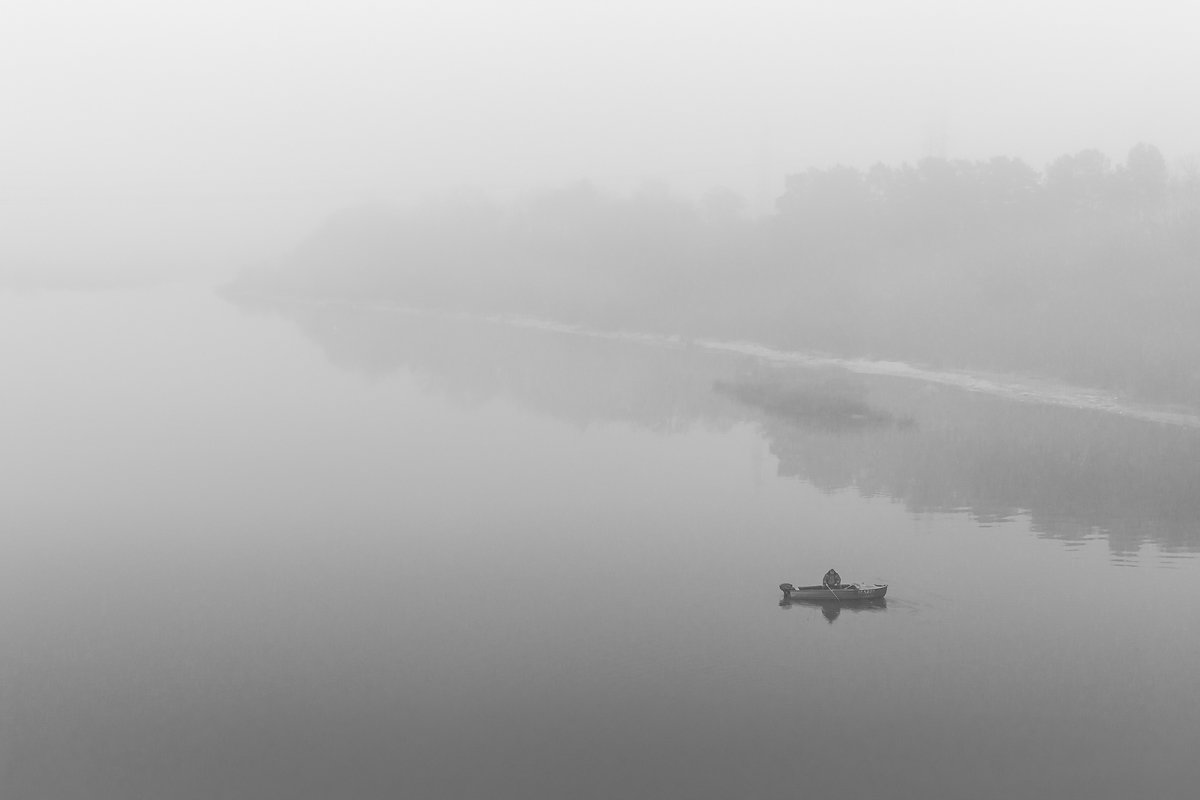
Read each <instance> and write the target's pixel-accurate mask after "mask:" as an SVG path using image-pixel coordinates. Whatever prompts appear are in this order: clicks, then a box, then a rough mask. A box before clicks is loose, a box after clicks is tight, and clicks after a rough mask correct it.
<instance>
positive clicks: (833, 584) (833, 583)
mask: <svg viewBox="0 0 1200 800" xmlns="http://www.w3.org/2000/svg"><path fill="white" fill-rule="evenodd" d="M821 584H822V585H823V586H825V588H827V589H840V588H842V576H841V575H838V574H837V570H835V569H831V570H829V572H826V573H825V578H824V579H823V580H822V581H821Z"/></svg>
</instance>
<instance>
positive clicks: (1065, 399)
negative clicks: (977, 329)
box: [276, 298, 1200, 429]
mask: <svg viewBox="0 0 1200 800" xmlns="http://www.w3.org/2000/svg"><path fill="white" fill-rule="evenodd" d="M276 299H283V300H285V302H300V303H302V304H306V305H308V304H319V305H338V306H349V307H354V308H369V309H373V310H386V311H393V312H402V313H406V314H415V315H422V316H431V317H439V318H443V319H462V320H475V321H483V322H488V323H493V324H498V325H505V326H509V327H516V328H527V329H530V330H540V331H546V332H548V333H559V334H568V335H571V336H581V337H585V338H589V339H606V340H610V341H618V342H628V343H631V344H642V345H649V346H655V347H671V348H680V349H682V348H687V347H698V348H701V349H704V350H711V351H713V352H721V353H730V354H734V355H740V356H745V357H747V358H753V359H756V360H758V361H762V362H766V363H771V364H778V365H781V366H796V367H803V368H820V367H825V368H829V367H832V368H838V369H843V370H845V371H847V372H851V373H855V374H858V375H876V376H880V377H890V378H904V379H908V380H913V381H919V382H922V383H928V384H933V385H939V386H949V387H953V388H955V389H960V390H962V391H966V392H976V393H979V394H985V395H990V396H992V397H1001V398H1004V399H1007V400H1013V401H1016V402H1021V403H1035V404H1040V405H1049V406H1060V407H1063V408H1073V409H1078V410H1084V411H1099V412H1103V413H1106V414H1114V415H1117V416H1122V417H1126V418H1129V419H1136V420H1142V421H1145V422H1156V423H1160V424H1164V425H1176V426H1179V427H1185V428H1197V429H1200V413H1197V411H1196V410H1194V409H1180V408H1175V407H1166V406H1156V405H1152V404H1146V403H1134V402H1130V401H1126V400H1122V399H1121V398H1119V397H1118V396H1116V395H1114V394H1111V393H1108V392H1104V391H1101V390H1099V389H1093V388H1087V387H1082V386H1073V385H1071V384H1067V383H1061V382H1056V381H1053V380H1051V379H1048V378H1042V377H1035V376H1020V375H1009V374H1003V373H985V372H968V371H959V370H942V369H933V368H931V367H925V366H920V365H917V364H912V363H909V362H906V361H890V360H876V359H869V358H843V357H839V356H831V355H828V354H823V353H814V352H805V351H799V350H780V349H778V348H774V347H770V346H768V345H764V344H760V343H757V342H747V341H725V340H719V339H702V338H701V339H689V338H685V337H682V336H676V335H666V334H658V333H646V332H639V331H606V330H601V329H598V328H588V327H585V326H583V325H574V324H569V323H564V322H556V321H554V320H550V319H544V318H541V317H530V316H522V315H514V314H485V315H479V314H472V313H469V312H452V311H445V310H434V309H423V308H414V307H411V306H402V305H394V304H389V303H381V302H373V303H372V302H361V301H357V302H356V301H346V300H341V301H312V300H310V299H301V298H286V299H285V298H276Z"/></svg>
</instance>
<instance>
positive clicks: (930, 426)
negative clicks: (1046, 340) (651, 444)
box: [257, 300, 1200, 553]
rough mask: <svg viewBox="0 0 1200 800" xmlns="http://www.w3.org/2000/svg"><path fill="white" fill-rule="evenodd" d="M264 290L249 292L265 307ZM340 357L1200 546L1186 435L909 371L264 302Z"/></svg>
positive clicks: (1117, 545)
mask: <svg viewBox="0 0 1200 800" xmlns="http://www.w3.org/2000/svg"><path fill="white" fill-rule="evenodd" d="M263 302H264V301H261V300H259V301H258V303H257V305H258V307H261V306H262V305H263ZM267 305H270V306H271V307H273V308H274V310H275V311H277V312H279V313H281V314H283V315H284V316H285V317H287V318H288V319H290V320H292V321H294V322H295V323H296V324H297V325H299V326H300V328H301V329H302V330H303V331H304V333H305V334H306V335H307V336H309V337H310V338H311V339H312V340H313V341H315V342H316V343H317V344H318V345H319V346H320V347H321V348H322V349H323V350H324V351H325V352H326V353H327V354H328V356H329V358H330V359H331V360H332V361H333V362H334V363H335V364H337V365H339V366H341V367H343V368H346V369H350V370H355V371H360V372H366V373H370V374H380V373H387V372H390V371H395V370H405V371H408V372H410V373H412V374H413V375H415V376H417V377H418V378H419V379H420V380H422V381H424V382H425V383H426V387H427V389H428V390H429V391H432V392H436V393H440V394H442V395H444V396H446V397H447V398H448V399H450V400H451V401H453V402H465V403H478V402H481V401H484V400H488V399H491V398H495V397H504V398H507V399H509V400H511V401H514V402H516V403H518V404H520V405H522V406H525V407H526V408H529V409H531V410H533V411H536V412H538V413H542V414H545V415H547V416H550V417H553V418H557V419H562V420H566V421H569V422H571V423H573V424H576V425H579V426H581V427H586V426H588V425H591V424H594V423H602V422H623V423H628V424H634V425H637V426H639V427H642V428H645V429H648V430H652V431H657V432H660V433H663V434H671V433H673V432H678V431H685V430H687V429H689V428H691V427H693V426H701V427H705V428H709V429H718V430H724V429H727V428H729V427H731V426H733V425H736V424H739V423H743V424H744V423H751V424H756V425H757V426H758V427H759V428H760V430H761V432H762V435H763V437H764V438H765V439H766V440H767V442H768V446H769V449H770V452H771V453H772V454H773V455H774V456H775V457H776V458H777V459H778V473H779V474H780V475H781V476H785V477H794V478H797V479H801V480H804V481H807V482H809V483H811V484H812V485H814V486H816V487H818V488H820V489H822V490H826V491H840V490H847V489H852V490H855V491H857V492H860V493H861V494H863V495H865V496H886V497H890V498H893V499H895V500H898V501H901V502H903V503H904V504H905V506H906V507H907V508H908V509H910V510H911V511H913V512H917V513H922V512H931V511H933V512H954V513H967V514H970V515H972V517H973V518H975V519H976V520H977V521H979V522H980V523H981V524H986V523H988V522H989V521H996V520H1006V519H1011V518H1013V517H1016V516H1028V518H1029V519H1030V521H1031V525H1032V528H1033V529H1034V530H1035V531H1037V532H1038V533H1040V534H1041V535H1043V536H1046V537H1048V538H1055V539H1060V540H1062V541H1065V542H1081V541H1085V540H1088V539H1093V538H1097V537H1104V538H1106V539H1107V540H1108V542H1109V545H1110V548H1111V549H1112V550H1113V551H1114V552H1117V553H1131V552H1136V551H1137V549H1138V548H1139V547H1140V546H1141V545H1142V544H1144V543H1153V544H1155V545H1157V546H1158V547H1160V548H1162V549H1163V550H1165V551H1167V552H1200V526H1197V525H1196V524H1195V520H1197V519H1200V492H1197V491H1196V487H1197V486H1200V431H1198V430H1195V429H1192V428H1187V427H1183V426H1179V425H1170V424H1165V423H1153V422H1146V421H1141V420H1137V419H1130V418H1127V417H1123V416H1121V415H1119V414H1115V413H1107V412H1103V411H1096V410H1082V409H1075V408H1067V407H1062V406H1054V405H1047V404H1041V403H1037V402H1018V401H1014V400H1011V399H1006V398H1001V397H994V396H989V395H985V394H980V393H972V392H968V391H964V390H962V389H957V388H953V387H947V386H938V385H933V384H929V383H923V382H921V381H917V380H912V379H907V378H899V377H883V376H864V375H852V374H850V373H848V372H844V371H840V370H838V369H835V368H821V369H813V368H806V367H800V366H791V367H779V366H777V365H771V364H766V363H764V362H760V361H758V360H756V359H754V358H751V357H749V356H745V355H740V354H736V353H730V352H716V351H714V350H713V349H711V348H704V347H697V346H690V345H688V344H687V343H686V342H682V341H677V340H670V339H666V338H663V337H660V338H658V339H653V338H650V337H620V336H615V335H604V336H601V335H581V334H579V333H576V332H570V331H561V330H545V329H539V328H536V327H528V326H525V327H522V326H520V325H513V324H508V323H504V322H494V321H487V320H480V319H471V318H466V317H463V316H452V315H446V314H435V313H414V312H406V311H402V310H399V309H389V308H379V307H375V308H370V307H358V306H354V305H351V304H345V303H340V304H339V303H319V302H311V303H296V302H292V303H288V302H279V303H274V304H270V303H267Z"/></svg>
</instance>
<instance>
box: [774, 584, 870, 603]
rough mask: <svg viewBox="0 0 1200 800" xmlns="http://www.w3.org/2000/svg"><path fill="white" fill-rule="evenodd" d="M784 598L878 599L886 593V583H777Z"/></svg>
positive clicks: (841, 600) (839, 600)
mask: <svg viewBox="0 0 1200 800" xmlns="http://www.w3.org/2000/svg"><path fill="white" fill-rule="evenodd" d="M779 591H781V592H783V599H784V600H816V601H819V602H830V603H833V602H841V603H855V602H860V601H862V600H879V599H881V598H882V597H883V596H884V595H885V594H887V584H886V583H842V584H838V585H837V586H825V585H824V584H820V585H817V586H792V585H791V584H790V583H781V584H779Z"/></svg>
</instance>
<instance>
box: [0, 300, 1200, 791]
mask: <svg viewBox="0 0 1200 800" xmlns="http://www.w3.org/2000/svg"><path fill="white" fill-rule="evenodd" d="M0 358H2V363H3V364H4V365H5V369H4V414H3V415H2V416H0V441H2V442H3V456H0V479H2V481H3V483H2V485H3V487H4V490H3V526H2V533H3V536H4V543H5V558H4V559H3V560H0V625H3V630H4V636H3V639H2V640H0V794H2V795H3V796H4V797H29V798H41V797H45V798H89V800H90V799H92V798H122V800H127V799H129V798H216V797H220V798H243V797H246V798H251V797H253V798H266V797H287V798H334V797H336V798H383V797H389V798H390V797H419V798H472V797H488V798H531V797H581V798H587V797H595V798H610V797H628V798H634V797H656V798H657V797H676V796H678V797H689V798H709V797H711V798H729V797H761V796H770V795H780V794H792V795H794V796H809V795H811V794H815V793H818V792H823V793H838V794H839V795H840V796H845V797H862V796H866V795H867V794H868V793H886V794H887V795H889V796H891V797H900V798H918V797H920V798H929V797H972V798H1012V797H1046V796H1056V797H1068V798H1072V797H1089V798H1125V797H1129V796H1132V795H1134V794H1135V793H1136V794H1139V795H1141V796H1148V797H1183V796H1190V795H1191V794H1192V793H1193V791H1194V787H1195V785H1196V784H1197V781H1200V762H1197V760H1196V758H1195V748H1196V742H1197V741H1200V682H1197V681H1196V679H1195V665H1196V664H1197V663H1198V661H1200V625H1198V624H1197V617H1198V615H1197V611H1196V609H1197V603H1196V600H1195V595H1194V591H1195V587H1196V586H1197V583H1198V579H1200V560H1198V559H1197V553H1198V552H1200V491H1197V490H1198V489H1200V431H1197V430H1196V429H1195V428H1192V427H1188V426H1186V425H1172V424H1167V423H1166V422H1155V421H1153V420H1147V419H1136V418H1130V417H1128V416H1125V415H1122V414H1117V413H1109V412H1107V411H1106V410H1104V409H1097V408H1075V407H1066V406H1064V405H1062V404H1061V403H1060V404H1055V403H1052V402H1048V403H1037V402H1016V401H1014V400H1012V399H1010V398H1007V397H1003V396H994V395H988V394H986V393H980V392H971V391H964V390H963V389H962V388H960V387H956V386H950V385H945V384H944V383H942V384H939V383H937V382H930V381H921V380H914V379H913V378H911V377H904V376H896V375H864V374H854V373H853V372H850V371H846V370H838V369H836V368H834V367H831V366H829V365H826V366H824V367H822V368H820V369H812V368H805V367H802V366H800V365H791V366H788V365H783V366H781V365H779V364H778V363H771V362H770V360H769V359H768V360H764V359H756V358H753V357H750V355H747V354H746V353H743V352H724V351H720V350H715V349H713V348H705V347H699V346H689V345H687V344H686V343H680V344H679V346H672V347H661V346H654V345H651V344H647V343H645V342H638V341H635V340H619V341H618V340H611V339H599V338H586V337H579V336H571V335H568V334H566V333H564V332H562V331H554V330H536V329H531V328H528V327H525V328H521V327H517V326H511V325H504V324H501V323H497V322H495V321H486V320H483V321H481V320H470V319H437V318H431V317H427V316H421V315H414V314H405V313H402V312H399V311H396V310H388V309H373V310H372V309H355V308H346V307H337V306H322V305H320V304H317V305H312V306H298V305H292V306H289V305H287V304H281V305H278V306H272V307H261V306H260V307H240V306H238V305H237V304H234V303H231V302H228V301H226V300H224V299H222V298H220V297H218V296H216V295H215V294H213V293H212V292H210V291H206V290H199V289H192V288H187V287H184V288H158V289H143V290H121V291H112V292H90V293H82V292H81V293H72V292H49V293H41V294H0ZM781 382H782V384H784V385H786V386H790V387H792V389H794V390H795V391H796V392H799V394H794V393H793V395H787V396H789V397H790V396H799V397H809V396H812V393H813V392H814V391H815V392H816V393H817V394H818V395H821V396H830V395H831V396H833V397H835V398H842V399H846V398H849V399H852V400H853V403H854V405H851V406H847V407H850V408H866V409H870V413H867V414H861V413H854V414H841V413H839V412H838V411H837V409H836V408H834V409H833V410H830V408H829V407H828V406H827V405H821V404H817V405H815V406H811V407H809V408H808V410H806V411H802V412H799V413H790V412H788V411H787V409H786V408H782V407H781V404H779V403H776V402H773V401H772V398H771V397H770V396H769V395H768V396H763V397H760V396H758V395H756V394H755V393H754V391H751V390H748V389H747V388H746V387H751V388H753V387H756V386H762V385H767V386H770V385H774V384H777V383H781ZM796 387H799V388H798V389H797V388H796ZM813 387H816V388H815V389H814V388H813ZM805 392H808V394H805ZM814 409H815V410H814ZM830 567H836V568H837V569H838V570H839V572H840V573H841V574H842V576H843V577H844V578H846V579H848V580H862V581H880V582H886V583H888V584H889V587H890V588H889V591H888V595H887V598H886V601H885V602H884V603H882V604H878V605H873V606H867V607H861V608H860V607H854V606H849V605H847V606H836V605H834V606H830V605H822V604H794V605H781V604H780V594H779V591H778V589H777V588H776V587H777V585H778V584H779V583H781V582H784V581H788V582H792V583H796V584H802V583H815V582H817V581H818V580H819V579H820V577H821V575H822V574H823V573H824V572H825V570H827V569H828V568H830Z"/></svg>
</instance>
